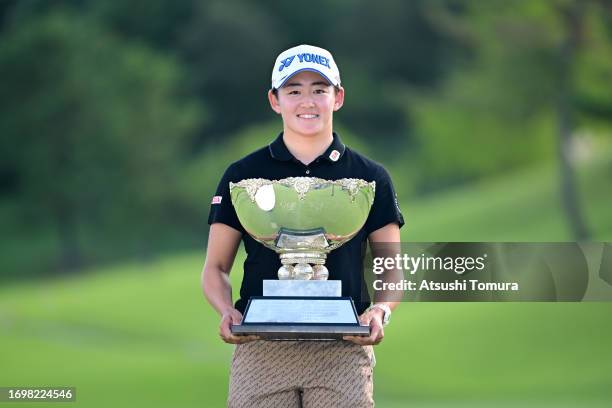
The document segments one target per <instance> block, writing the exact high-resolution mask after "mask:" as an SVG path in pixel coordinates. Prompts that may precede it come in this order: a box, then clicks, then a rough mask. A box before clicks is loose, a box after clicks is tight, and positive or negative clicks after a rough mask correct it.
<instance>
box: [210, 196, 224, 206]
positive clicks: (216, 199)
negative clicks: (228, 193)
mask: <svg viewBox="0 0 612 408" xmlns="http://www.w3.org/2000/svg"><path fill="white" fill-rule="evenodd" d="M222 198H223V197H221V196H214V197H213V198H212V203H211V204H221V199H222Z"/></svg>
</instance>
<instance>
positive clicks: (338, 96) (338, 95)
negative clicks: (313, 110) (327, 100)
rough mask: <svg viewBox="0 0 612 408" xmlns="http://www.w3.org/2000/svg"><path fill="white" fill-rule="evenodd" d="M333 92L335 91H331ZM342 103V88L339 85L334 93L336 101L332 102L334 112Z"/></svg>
mask: <svg viewBox="0 0 612 408" xmlns="http://www.w3.org/2000/svg"><path fill="white" fill-rule="evenodd" d="M332 92H334V93H335V91H332ZM342 105H344V88H343V87H339V89H338V93H336V101H335V102H334V112H335V111H337V110H338V109H340V108H341V107H342Z"/></svg>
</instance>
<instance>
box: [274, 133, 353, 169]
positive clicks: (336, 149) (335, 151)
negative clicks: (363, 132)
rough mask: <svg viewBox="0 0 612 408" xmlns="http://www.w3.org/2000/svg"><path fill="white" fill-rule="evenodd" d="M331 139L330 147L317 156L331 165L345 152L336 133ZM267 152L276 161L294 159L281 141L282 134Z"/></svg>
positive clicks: (344, 147)
mask: <svg viewBox="0 0 612 408" xmlns="http://www.w3.org/2000/svg"><path fill="white" fill-rule="evenodd" d="M333 137H334V140H333V141H332V143H331V145H329V147H328V148H327V150H325V152H324V153H323V154H322V155H321V156H319V157H321V158H323V159H325V160H327V161H329V162H332V163H334V162H337V161H338V160H340V159H341V158H342V156H343V155H344V151H345V150H346V146H344V144H343V143H342V141H341V140H340V136H338V135H337V134H336V132H334V133H333ZM268 150H270V156H272V158H273V159H276V160H280V161H289V160H291V159H293V158H294V157H293V155H292V154H291V152H290V151H289V149H287V146H286V145H285V142H284V141H283V132H281V133H280V134H279V135H278V137H277V138H276V139H275V140H274V141H273V142H272V143H270V144H269V145H268Z"/></svg>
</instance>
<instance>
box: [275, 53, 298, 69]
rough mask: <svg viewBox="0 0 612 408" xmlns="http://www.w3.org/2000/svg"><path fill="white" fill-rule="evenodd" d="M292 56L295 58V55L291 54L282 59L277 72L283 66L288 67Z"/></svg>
mask: <svg viewBox="0 0 612 408" xmlns="http://www.w3.org/2000/svg"><path fill="white" fill-rule="evenodd" d="M294 58H295V55H293V56H291V57H289V58H285V59H284V60H282V61H281V65H280V67H278V72H281V71H282V70H283V68H285V67H288V66H289V65H291V63H292V62H293V59H294Z"/></svg>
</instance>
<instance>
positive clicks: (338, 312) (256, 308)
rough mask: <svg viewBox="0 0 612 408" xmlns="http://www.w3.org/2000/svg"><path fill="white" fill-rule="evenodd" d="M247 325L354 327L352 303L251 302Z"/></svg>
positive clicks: (321, 301) (328, 301)
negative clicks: (332, 325)
mask: <svg viewBox="0 0 612 408" xmlns="http://www.w3.org/2000/svg"><path fill="white" fill-rule="evenodd" d="M243 322H244V323H247V324H249V323H291V324H301V323H323V324H332V323H333V324H355V323H357V322H356V319H355V312H354V311H353V307H352V305H351V303H350V302H349V301H338V300H337V299H273V298H269V299H266V298H263V299H262V298H260V299H252V300H251V304H250V306H249V311H248V313H247V315H246V316H245V318H244V320H243Z"/></svg>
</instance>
